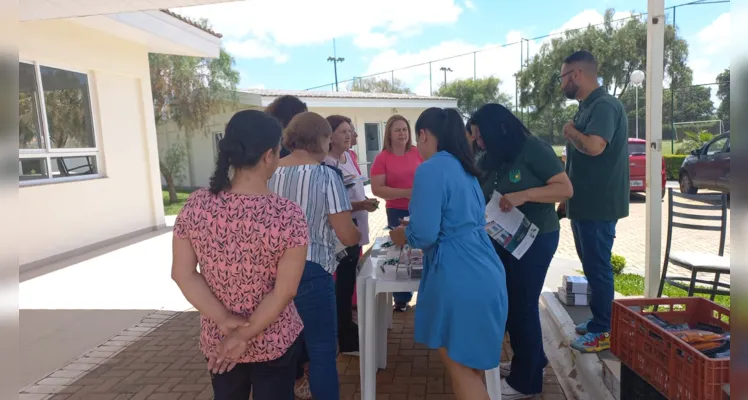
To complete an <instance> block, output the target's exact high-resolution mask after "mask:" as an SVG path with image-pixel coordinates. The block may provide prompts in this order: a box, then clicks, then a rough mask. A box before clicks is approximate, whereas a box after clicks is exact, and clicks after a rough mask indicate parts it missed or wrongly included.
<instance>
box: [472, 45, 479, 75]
mask: <svg viewBox="0 0 748 400" xmlns="http://www.w3.org/2000/svg"><path fill="white" fill-rule="evenodd" d="M475 54H476V52H475V51H474V52H473V80H476V79H478V71H477V70H478V67H477V65H478V64H477V62H476V58H475Z"/></svg>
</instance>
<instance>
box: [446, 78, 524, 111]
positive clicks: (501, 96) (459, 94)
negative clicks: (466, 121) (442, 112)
mask: <svg viewBox="0 0 748 400" xmlns="http://www.w3.org/2000/svg"><path fill="white" fill-rule="evenodd" d="M500 85H501V79H499V78H497V77H495V76H489V77H487V78H479V79H473V78H470V79H457V80H454V81H452V82H450V83H448V84H447V85H446V86H444V85H442V87H441V88H439V90H437V91H436V95H437V96H444V97H454V98H456V99H457V108H459V109H460V111H461V112H462V114H463V115H464V116H466V117H468V116H470V114H472V113H474V112H475V111H476V110H477V109H478V108H480V106H482V105H484V104H486V103H498V104H502V105H505V106H507V107H508V108H510V109H511V107H512V102H511V99H510V97H509V95H508V94H506V93H502V92H501V90H500V89H499V86H500Z"/></svg>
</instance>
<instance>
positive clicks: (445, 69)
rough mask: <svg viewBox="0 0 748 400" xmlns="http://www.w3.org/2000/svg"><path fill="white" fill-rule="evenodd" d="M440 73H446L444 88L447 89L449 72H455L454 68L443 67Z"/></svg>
mask: <svg viewBox="0 0 748 400" xmlns="http://www.w3.org/2000/svg"><path fill="white" fill-rule="evenodd" d="M439 70H440V71H444V87H447V72H453V71H452V68H449V67H441V68H439Z"/></svg>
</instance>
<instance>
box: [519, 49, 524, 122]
mask: <svg viewBox="0 0 748 400" xmlns="http://www.w3.org/2000/svg"><path fill="white" fill-rule="evenodd" d="M524 42H525V39H524V38H522V40H520V42H519V72H520V73H522V69H523V67H524V65H525V46H524ZM519 119H520V120H521V121H522V122H525V109H524V107H521V108H520V109H519Z"/></svg>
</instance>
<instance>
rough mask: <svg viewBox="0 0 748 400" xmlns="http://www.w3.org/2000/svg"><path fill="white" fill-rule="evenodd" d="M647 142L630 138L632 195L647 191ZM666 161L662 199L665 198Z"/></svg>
mask: <svg viewBox="0 0 748 400" xmlns="http://www.w3.org/2000/svg"><path fill="white" fill-rule="evenodd" d="M646 152H647V142H646V141H645V140H644V139H635V138H629V186H630V188H631V193H642V192H645V191H646V190H647V186H646V185H647V181H646V176H647V158H646ZM665 182H666V176H665V159H664V158H663V159H662V197H665Z"/></svg>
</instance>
